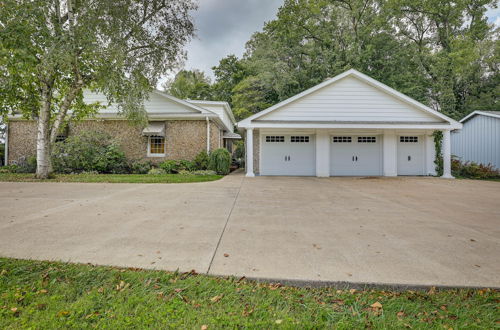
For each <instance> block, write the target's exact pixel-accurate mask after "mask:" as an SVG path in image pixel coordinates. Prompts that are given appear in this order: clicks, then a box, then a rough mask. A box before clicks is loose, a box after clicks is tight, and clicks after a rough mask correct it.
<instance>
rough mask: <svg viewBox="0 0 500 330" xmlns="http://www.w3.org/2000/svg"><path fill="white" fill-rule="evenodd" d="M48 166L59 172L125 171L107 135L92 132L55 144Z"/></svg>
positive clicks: (118, 153) (114, 145)
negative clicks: (50, 164) (50, 165)
mask: <svg viewBox="0 0 500 330" xmlns="http://www.w3.org/2000/svg"><path fill="white" fill-rule="evenodd" d="M52 166H53V169H54V171H55V172H59V173H80V172H92V171H97V172H99V173H126V172H128V164H127V160H126V158H125V154H124V153H123V151H121V150H120V148H119V146H118V145H117V144H115V143H114V142H113V140H112V139H111V137H110V136H109V135H108V134H106V133H102V132H96V131H84V132H82V133H80V134H78V135H75V136H70V137H68V138H67V139H66V140H65V141H63V142H57V143H56V144H55V145H54V147H53V149H52Z"/></svg>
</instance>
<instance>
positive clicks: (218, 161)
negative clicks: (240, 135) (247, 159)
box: [208, 148, 231, 175]
mask: <svg viewBox="0 0 500 330" xmlns="http://www.w3.org/2000/svg"><path fill="white" fill-rule="evenodd" d="M230 166H231V154H230V153H229V151H227V150H226V149H224V148H220V149H216V150H214V151H213V152H211V153H210V161H209V163H208V169H209V170H212V171H215V172H217V174H222V175H226V174H228V173H229V168H230Z"/></svg>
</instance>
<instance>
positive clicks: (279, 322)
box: [274, 320, 283, 324]
mask: <svg viewBox="0 0 500 330" xmlns="http://www.w3.org/2000/svg"><path fill="white" fill-rule="evenodd" d="M274 323H276V324H281V323H283V320H276V321H275V322H274Z"/></svg>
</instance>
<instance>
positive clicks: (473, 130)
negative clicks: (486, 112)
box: [451, 114, 500, 168]
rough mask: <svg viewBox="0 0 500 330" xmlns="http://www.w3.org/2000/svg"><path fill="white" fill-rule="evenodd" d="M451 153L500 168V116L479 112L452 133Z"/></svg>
mask: <svg viewBox="0 0 500 330" xmlns="http://www.w3.org/2000/svg"><path fill="white" fill-rule="evenodd" d="M451 154H452V155H454V156H457V157H458V158H459V159H460V160H461V161H464V162H466V161H472V162H475V163H479V164H484V165H487V164H492V165H493V166H495V167H496V168H500V118H495V117H489V116H483V115H481V114H477V115H475V116H474V117H472V118H471V119H469V120H467V121H466V122H465V123H464V127H463V128H462V129H461V130H459V131H455V132H453V133H452V134H451Z"/></svg>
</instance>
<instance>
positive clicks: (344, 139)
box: [333, 136, 352, 143]
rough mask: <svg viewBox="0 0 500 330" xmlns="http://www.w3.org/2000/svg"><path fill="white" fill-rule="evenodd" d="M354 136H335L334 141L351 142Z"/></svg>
mask: <svg viewBox="0 0 500 330" xmlns="http://www.w3.org/2000/svg"><path fill="white" fill-rule="evenodd" d="M351 142H352V138H351V137H350V136H334V137H333V143H351Z"/></svg>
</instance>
